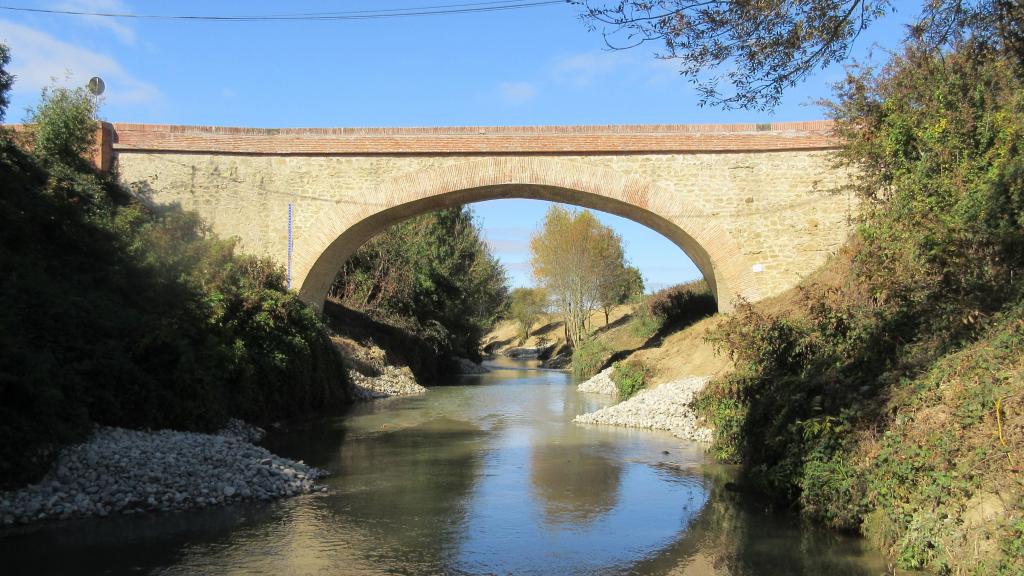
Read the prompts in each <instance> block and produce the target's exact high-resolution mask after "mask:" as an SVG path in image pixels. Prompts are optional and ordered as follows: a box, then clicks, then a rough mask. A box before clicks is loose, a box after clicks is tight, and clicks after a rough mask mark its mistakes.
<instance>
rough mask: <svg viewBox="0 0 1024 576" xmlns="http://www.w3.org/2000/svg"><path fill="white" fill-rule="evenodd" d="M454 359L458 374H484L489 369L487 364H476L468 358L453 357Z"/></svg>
mask: <svg viewBox="0 0 1024 576" xmlns="http://www.w3.org/2000/svg"><path fill="white" fill-rule="evenodd" d="M454 361H455V364H456V368H457V373H458V374H486V373H488V372H490V371H491V369H490V368H488V367H487V366H484V365H483V364H477V363H476V362H473V361H472V360H470V359H469V358H461V357H455V358H454Z"/></svg>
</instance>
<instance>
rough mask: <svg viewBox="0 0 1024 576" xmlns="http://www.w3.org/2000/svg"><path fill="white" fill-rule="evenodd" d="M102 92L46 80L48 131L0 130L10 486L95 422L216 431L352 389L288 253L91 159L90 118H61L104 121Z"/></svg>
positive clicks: (1, 467)
mask: <svg viewBox="0 0 1024 576" xmlns="http://www.w3.org/2000/svg"><path fill="white" fill-rule="evenodd" d="M0 76H2V75H0ZM89 98H90V97H89V95H88V94H86V93H85V92H84V90H70V89H53V90H50V91H48V92H46V93H44V98H43V101H42V103H41V105H40V106H39V108H37V110H36V114H35V116H34V118H35V119H36V120H37V121H38V122H39V124H38V125H37V127H36V132H35V134H36V135H40V136H41V135H47V136H46V138H49V139H50V140H45V139H44V141H45V142H48V143H47V144H46V145H45V146H39V144H40V141H39V140H36V147H35V148H34V150H35V151H34V152H27V151H26V150H25V149H23V148H21V147H20V146H18V145H17V144H15V143H14V141H13V137H12V135H11V134H8V133H4V134H2V135H0V182H3V183H4V190H3V193H2V194H0V262H2V266H3V268H4V273H3V274H2V275H0V302H3V304H4V305H3V306H2V307H0V487H12V486H16V485H19V484H23V483H26V482H29V481H32V480H34V479H36V478H38V477H39V475H40V474H42V473H43V472H44V471H45V470H46V469H47V468H48V466H49V464H50V462H51V460H52V458H53V456H54V455H55V453H56V450H57V449H59V448H60V447H61V446H63V445H66V444H68V443H72V442H77V441H81V440H83V439H85V438H86V437H87V436H88V435H89V433H90V431H91V429H92V426H93V424H104V425H111V426H126V427H131V428H176V429H185V430H212V429H215V428H218V427H220V426H221V425H222V424H223V423H224V422H225V420H226V419H227V418H228V417H230V416H238V417H241V418H244V419H248V420H251V421H256V422H265V421H268V420H273V419H278V418H283V417H287V416H293V415H297V414H300V413H303V412H306V411H310V410H317V409H321V408H324V407H326V406H329V405H332V404H336V403H341V402H344V401H346V400H347V398H348V384H347V381H346V379H345V374H344V370H343V367H342V365H341V360H340V357H339V356H338V354H337V352H336V351H335V350H334V349H333V348H332V346H331V343H330V341H329V339H328V337H327V335H326V334H325V332H324V330H323V327H322V325H321V323H320V321H319V320H318V319H317V317H316V316H315V314H314V313H313V312H312V311H310V310H309V309H308V308H307V307H306V306H305V305H303V304H302V303H301V302H300V301H299V300H298V299H297V297H296V296H295V295H294V294H291V293H289V292H287V291H286V290H285V288H284V286H283V273H282V271H281V270H280V268H279V267H277V266H276V265H274V264H273V263H271V262H269V261H267V260H264V259H258V258H253V257H249V256H242V255H238V254H236V253H235V244H234V242H233V241H229V240H222V239H218V238H216V237H214V236H212V235H211V234H209V233H208V231H207V230H205V229H204V227H203V225H202V222H201V221H200V220H199V218H198V217H197V216H196V215H195V214H192V213H188V212H183V211H181V210H178V209H175V208H150V207H146V206H144V205H142V204H140V203H139V202H137V201H135V200H133V199H132V198H131V196H130V195H129V194H128V193H127V191H125V190H124V189H122V188H120V187H119V186H118V185H117V184H116V183H115V182H114V181H113V180H109V179H107V178H106V177H103V176H101V175H98V174H96V173H95V172H94V171H93V170H92V169H91V168H90V167H89V166H88V165H87V164H86V163H85V162H84V161H82V160H81V157H80V156H79V153H81V152H87V151H88V150H89V146H88V143H87V142H84V141H83V140H84V138H86V137H88V138H89V139H90V141H91V138H92V134H93V133H92V131H87V132H86V131H81V130H77V131H76V130H70V131H65V130H64V128H61V126H64V127H67V126H71V127H76V126H81V125H84V124H85V121H86V120H88V122H90V123H91V125H92V126H95V121H94V118H93V116H92V113H93V111H94V110H95V109H94V107H91V106H90V105H88V103H87V102H85V101H90V102H91V100H89ZM51 123H54V124H59V125H58V126H54V125H52V124H51ZM61 134H64V135H63V136H61ZM61 138H72V139H74V138H77V139H78V140H77V141H73V142H64V143H61V142H60V139H61Z"/></svg>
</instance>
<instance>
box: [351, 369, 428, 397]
mask: <svg viewBox="0 0 1024 576" xmlns="http://www.w3.org/2000/svg"><path fill="white" fill-rule="evenodd" d="M348 377H349V380H351V381H352V388H353V396H354V397H355V398H356V400H376V399H378V398H390V397H392V396H413V395H416V394H425V393H426V392H427V389H426V388H424V387H423V386H420V385H419V384H418V383H417V382H416V378H415V377H414V376H413V375H412V372H411V371H410V370H409V369H408V368H404V367H403V368H397V367H395V366H385V367H384V369H383V370H382V371H381V373H380V375H379V376H364V375H363V374H360V373H359V372H357V371H355V370H349V371H348Z"/></svg>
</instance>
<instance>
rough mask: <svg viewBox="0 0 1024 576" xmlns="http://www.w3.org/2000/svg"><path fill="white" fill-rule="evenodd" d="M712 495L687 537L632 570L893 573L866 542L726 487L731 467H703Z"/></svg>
mask: <svg viewBox="0 0 1024 576" xmlns="http://www.w3.org/2000/svg"><path fill="white" fill-rule="evenodd" d="M704 478H705V482H706V485H707V486H708V487H709V489H710V491H709V498H708V502H707V504H706V505H705V506H704V508H703V509H702V510H701V513H700V514H699V515H698V516H697V517H696V518H695V519H694V520H693V522H692V523H691V524H690V526H689V528H688V529H687V530H686V531H685V532H684V533H683V537H682V538H681V539H679V540H678V541H676V542H675V543H674V544H672V545H671V546H670V547H669V548H668V549H666V550H663V551H662V553H661V554H658V555H656V556H654V557H651V558H649V559H647V560H644V561H643V562H640V563H638V564H635V565H633V566H632V567H631V568H630V569H629V570H628V571H627V573H629V574H645V575H646V574H669V575H673V576H711V575H728V576H755V575H761V574H787V575H793V576H801V575H807V576H812V575H813V576H819V575H821V574H827V575H828V576H875V575H877V574H883V573H891V570H887V569H886V563H885V561H884V559H883V558H882V557H881V555H880V554H878V553H877V552H876V551H875V550H873V549H872V548H871V546H870V545H869V544H867V543H866V542H865V541H863V540H861V539H857V538H853V537H848V536H845V535H842V534H838V533H835V532H830V531H824V530H817V529H814V528H813V527H809V526H806V525H803V524H801V523H800V521H799V519H798V518H797V517H796V516H795V515H793V514H787V513H780V512H777V511H776V512H772V511H771V510H770V509H769V508H766V506H765V503H764V502H761V501H758V500H756V499H754V498H752V497H750V496H747V495H742V494H737V493H735V492H731V491H729V490H726V489H725V484H726V483H727V482H728V481H730V480H732V479H733V478H734V474H733V472H732V471H731V470H730V469H728V468H726V467H718V466H708V467H707V469H706V470H705V471H704Z"/></svg>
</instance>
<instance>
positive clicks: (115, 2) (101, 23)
mask: <svg viewBox="0 0 1024 576" xmlns="http://www.w3.org/2000/svg"><path fill="white" fill-rule="evenodd" d="M54 8H56V9H58V10H72V11H75V12H98V13H106V14H112V13H115V14H116V13H125V12H131V10H130V9H129V8H128V7H127V6H125V4H124V2H121V0H64V1H63V2H59V3H57V4H55V5H54ZM73 21H74V22H76V23H82V24H86V25H88V26H92V27H95V28H105V29H107V30H109V31H110V32H113V33H114V35H115V36H117V37H118V39H120V40H121V41H122V42H124V43H125V44H135V40H136V36H135V30H134V29H132V28H131V27H129V26H127V25H126V24H124V22H122V21H121V20H119V19H117V18H106V17H102V16H76V17H75V18H74V20H73Z"/></svg>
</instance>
